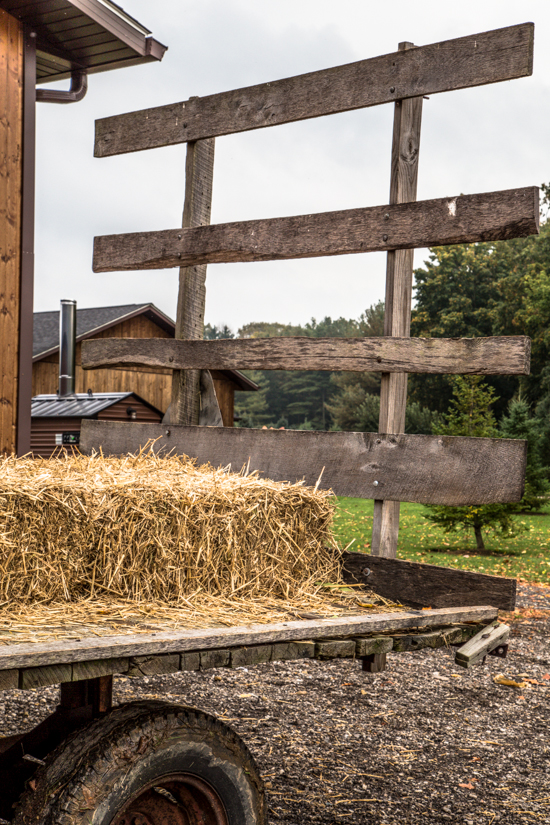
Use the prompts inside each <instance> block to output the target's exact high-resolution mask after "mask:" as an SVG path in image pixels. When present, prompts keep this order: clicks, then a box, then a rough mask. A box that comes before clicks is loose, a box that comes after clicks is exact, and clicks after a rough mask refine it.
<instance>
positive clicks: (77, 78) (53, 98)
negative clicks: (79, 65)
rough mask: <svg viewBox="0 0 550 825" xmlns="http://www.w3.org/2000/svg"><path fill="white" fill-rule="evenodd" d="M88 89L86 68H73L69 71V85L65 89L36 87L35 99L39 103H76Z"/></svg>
mask: <svg viewBox="0 0 550 825" xmlns="http://www.w3.org/2000/svg"><path fill="white" fill-rule="evenodd" d="M87 91H88V75H87V72H86V69H74V70H73V71H72V72H71V87H70V89H68V90H67V91H62V90H61V89H37V90H36V100H37V101H38V102H39V103H78V101H79V100H82V99H83V98H84V97H85V96H86V92H87Z"/></svg>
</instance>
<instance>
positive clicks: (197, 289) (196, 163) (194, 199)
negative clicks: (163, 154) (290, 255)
mask: <svg viewBox="0 0 550 825" xmlns="http://www.w3.org/2000/svg"><path fill="white" fill-rule="evenodd" d="M213 175H214V138H208V139H206V140H197V141H192V142H190V143H188V145H187V162H186V167H185V203H184V207H183V220H182V226H183V227H184V228H187V227H195V226H207V225H208V224H209V223H210V213H211V209H212V179H213ZM205 301H206V264H203V265H201V266H186V267H181V269H180V287H179V295H178V308H177V314H176V336H175V337H176V338H202V337H203V332H204V307H205ZM199 399H200V370H174V372H173V378H172V405H171V408H170V423H171V424H198V423H199V412H200V408H199Z"/></svg>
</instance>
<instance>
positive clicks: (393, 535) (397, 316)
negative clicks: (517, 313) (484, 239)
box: [371, 43, 422, 558]
mask: <svg viewBox="0 0 550 825" xmlns="http://www.w3.org/2000/svg"><path fill="white" fill-rule="evenodd" d="M412 48H414V44H413V43H400V44H399V51H405V50H406V49H412ZM421 121H422V98H421V97H416V98H410V99H408V100H397V101H396V102H395V113H394V121H393V143H392V162H391V183H390V203H408V202H410V201H415V200H416V189H417V180H418V151H419V146H420V127H421ZM388 235H391V224H390V222H389V221H388ZM413 256H414V250H412V249H399V250H396V251H392V252H388V258H387V267H386V306H385V316H384V335H390V336H399V337H402V338H404V337H408V336H409V335H410V329H411V297H412V276H413ZM406 406H407V375H406V373H383V374H382V380H381V387H380V420H379V425H378V431H379V432H381V433H402V432H404V431H405V409H406ZM398 535H399V502H398V501H375V502H374V521H373V527H372V544H371V553H372V555H373V556H385V557H386V558H395V555H396V551H397V538H398Z"/></svg>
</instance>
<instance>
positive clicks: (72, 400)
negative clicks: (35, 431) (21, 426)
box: [31, 392, 134, 418]
mask: <svg viewBox="0 0 550 825" xmlns="http://www.w3.org/2000/svg"><path fill="white" fill-rule="evenodd" d="M132 395H134V393H133V392H97V393H94V394H93V395H88V394H87V393H78V394H77V395H71V396H68V397H66V398H60V397H59V396H58V395H35V396H34V398H33V399H32V403H31V418H61V417H63V418H71V417H72V418H91V417H92V416H94V415H97V413H98V412H101V411H102V410H105V409H107V407H111V406H112V405H113V404H116V403H117V401H121V400H122V399H123V398H128V396H132Z"/></svg>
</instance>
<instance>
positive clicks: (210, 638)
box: [0, 606, 498, 680]
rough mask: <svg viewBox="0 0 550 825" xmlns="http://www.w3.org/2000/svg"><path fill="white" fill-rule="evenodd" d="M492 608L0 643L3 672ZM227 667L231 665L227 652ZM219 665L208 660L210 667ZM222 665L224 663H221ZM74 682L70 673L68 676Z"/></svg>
mask: <svg viewBox="0 0 550 825" xmlns="http://www.w3.org/2000/svg"><path fill="white" fill-rule="evenodd" d="M497 615H498V611H497V610H496V609H495V608H494V607H486V606H480V607H463V608H462V607H460V608H457V607H453V608H448V609H443V610H418V611H406V612H402V613H378V614H376V613H375V614H370V615H368V614H366V615H362V616H344V617H341V618H336V619H315V620H300V621H292V622H282V623H279V624H254V625H243V626H240V627H224V628H207V629H204V630H189V629H187V630H185V629H182V630H170V631H166V632H161V633H151V634H147V633H140V634H137V635H135V636H103V637H88V638H86V639H64V640H63V641H52V642H44V643H42V642H40V643H35V644H21V645H2V646H0V671H2V670H12V669H13V668H37V667H44V666H54V665H60V664H61V665H62V666H65V665H70V664H71V663H73V662H86V661H90V660H95V659H113V658H118V659H121V658H126V657H132V656H150V655H153V654H157V653H174V652H181V653H186V652H187V651H192V650H200V651H201V667H202V656H203V653H204V652H205V651H211V652H212V653H213V654H214V653H219V652H220V651H221V652H222V653H223V648H225V649H226V652H227V648H233V647H242V646H249V645H261V644H271V643H273V642H287V641H288V642H292V641H302V640H312V639H315V640H316V639H323V638H325V639H326V638H328V637H335V638H341V637H345V636H354V635H362V634H367V633H381V632H389V631H391V630H406V629H408V628H412V627H439V626H441V625H445V624H455V623H462V622H483V623H488V622H491V621H493V620H494V619H496V618H497ZM222 658H223V661H224V662H225V666H227V664H229V660H228V658H227V656H225V655H224V656H223V657H222ZM213 666H215V665H212V664H210V667H213ZM222 666H224V665H223V664H222ZM69 680H70V676H69Z"/></svg>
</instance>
